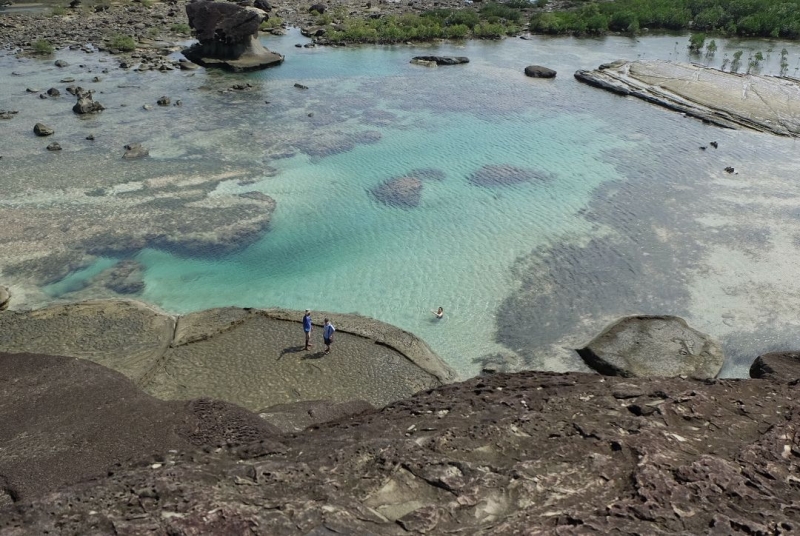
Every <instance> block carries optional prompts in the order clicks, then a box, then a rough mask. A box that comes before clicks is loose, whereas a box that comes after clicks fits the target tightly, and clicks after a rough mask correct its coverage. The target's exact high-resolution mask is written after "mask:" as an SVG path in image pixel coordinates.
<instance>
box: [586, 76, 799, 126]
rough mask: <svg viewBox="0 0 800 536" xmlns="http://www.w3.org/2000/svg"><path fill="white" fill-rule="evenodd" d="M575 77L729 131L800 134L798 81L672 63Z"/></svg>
mask: <svg viewBox="0 0 800 536" xmlns="http://www.w3.org/2000/svg"><path fill="white" fill-rule="evenodd" d="M575 78H577V79H578V80H580V81H582V82H585V83H587V84H590V85H593V86H596V87H600V88H602V89H606V90H608V91H612V92H614V93H617V94H620V95H631V96H634V97H637V98H640V99H643V100H646V101H648V102H651V103H653V104H658V105H660V106H664V107H666V108H669V109H671V110H675V111H679V112H682V113H685V114H687V115H690V116H693V117H697V118H699V119H702V120H704V121H707V122H710V123H713V124H716V125H719V126H723V127H727V128H750V129H753V130H757V131H760V132H770V133H772V134H778V135H780V136H791V137H797V136H800V82H798V80H796V79H788V78H780V77H773V76H761V75H754V74H736V73H726V72H723V71H720V70H717V69H711V68H708V67H704V66H702V65H695V64H688V63H676V62H669V61H657V60H642V61H622V60H620V61H616V62H613V63H610V64H605V65H601V66H600V68H599V69H596V70H593V71H577V72H576V73H575Z"/></svg>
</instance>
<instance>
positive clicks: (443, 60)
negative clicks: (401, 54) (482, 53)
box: [411, 56, 469, 65]
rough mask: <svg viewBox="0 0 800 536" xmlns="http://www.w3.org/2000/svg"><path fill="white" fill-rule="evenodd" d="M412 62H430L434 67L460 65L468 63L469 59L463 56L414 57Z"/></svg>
mask: <svg viewBox="0 0 800 536" xmlns="http://www.w3.org/2000/svg"><path fill="white" fill-rule="evenodd" d="M411 59H412V61H432V62H434V63H435V64H436V65H460V64H462V63H469V58H467V57H465V56H414V57H413V58H411Z"/></svg>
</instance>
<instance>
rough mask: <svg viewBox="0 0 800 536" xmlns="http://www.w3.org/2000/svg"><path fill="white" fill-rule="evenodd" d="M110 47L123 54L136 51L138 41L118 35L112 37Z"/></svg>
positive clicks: (127, 36) (128, 36)
mask: <svg viewBox="0 0 800 536" xmlns="http://www.w3.org/2000/svg"><path fill="white" fill-rule="evenodd" d="M108 44H109V46H110V47H111V48H115V49H117V50H121V51H123V52H130V51H132V50H136V41H134V40H133V37H131V36H130V35H122V34H117V35H114V36H112V37H111V40H110V41H109V43H108Z"/></svg>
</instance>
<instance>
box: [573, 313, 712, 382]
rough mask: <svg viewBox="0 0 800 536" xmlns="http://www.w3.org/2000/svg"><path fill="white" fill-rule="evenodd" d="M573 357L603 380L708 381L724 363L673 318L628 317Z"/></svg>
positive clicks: (703, 339) (702, 336) (708, 344)
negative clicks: (689, 378)
mask: <svg viewBox="0 0 800 536" xmlns="http://www.w3.org/2000/svg"><path fill="white" fill-rule="evenodd" d="M578 354H579V355H580V356H581V358H583V360H584V361H585V362H586V364H587V365H589V366H590V367H591V368H593V369H594V370H596V371H597V372H599V373H600V374H605V375H607V376H626V377H640V378H643V377H652V376H667V377H671V376H681V375H686V376H692V377H695V378H714V377H716V376H717V374H719V371H720V369H721V368H722V364H723V362H724V360H725V358H724V355H723V353H722V348H721V347H720V345H719V344H718V343H717V342H716V341H715V340H713V339H712V338H711V337H709V336H708V335H705V334H703V333H700V332H699V331H697V330H695V329H693V328H691V327H689V325H688V324H687V323H686V321H685V320H683V319H682V318H679V317H677V316H628V317H625V318H622V319H620V320H618V321H617V322H615V323H614V324H612V325H611V326H609V327H607V328H606V329H605V330H604V331H603V332H602V333H601V334H600V335H598V336H597V337H595V338H594V339H592V341H591V342H590V343H589V344H588V345H586V347H585V348H581V349H580V350H578Z"/></svg>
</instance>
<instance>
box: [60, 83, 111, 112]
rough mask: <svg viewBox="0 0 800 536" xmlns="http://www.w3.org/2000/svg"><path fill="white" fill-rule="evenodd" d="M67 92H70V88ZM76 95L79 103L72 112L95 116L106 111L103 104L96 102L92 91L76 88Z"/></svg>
mask: <svg viewBox="0 0 800 536" xmlns="http://www.w3.org/2000/svg"><path fill="white" fill-rule="evenodd" d="M67 91H69V88H67ZM75 95H76V96H77V97H78V102H76V103H75V106H73V107H72V111H73V112H75V113H76V114H78V115H84V114H94V113H97V112H102V111H103V110H105V107H104V106H103V105H102V104H100V103H99V102H96V101H95V100H94V97H92V92H91V91H82V90H81V88H76V91H75Z"/></svg>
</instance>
